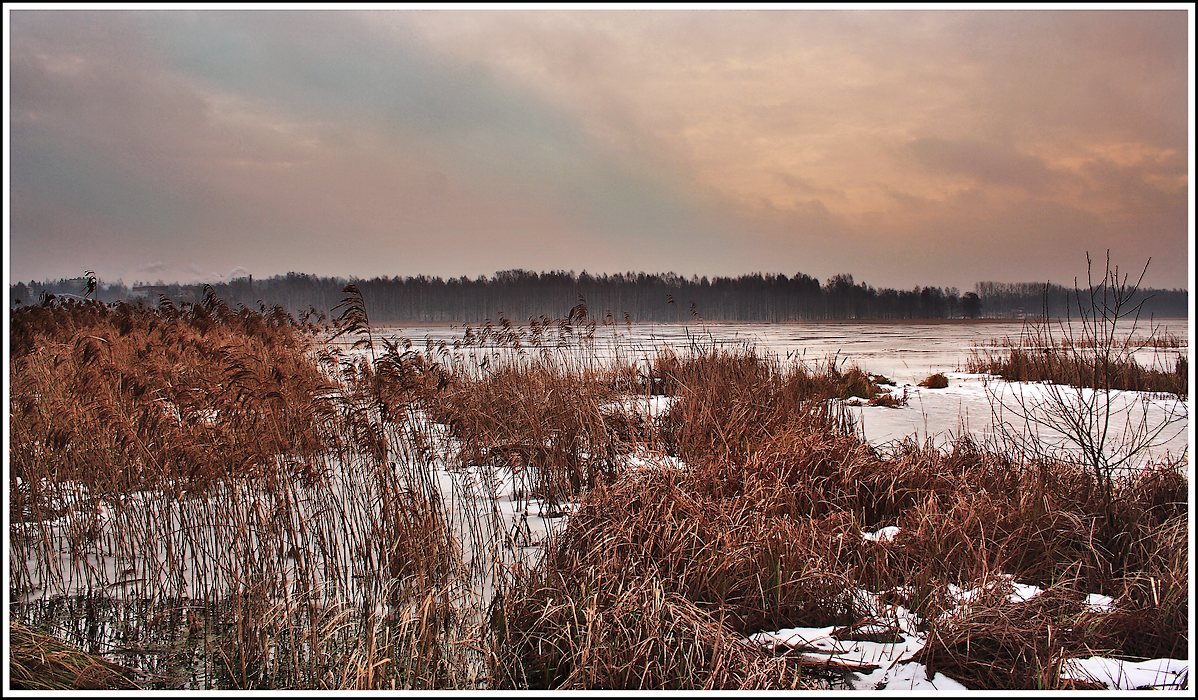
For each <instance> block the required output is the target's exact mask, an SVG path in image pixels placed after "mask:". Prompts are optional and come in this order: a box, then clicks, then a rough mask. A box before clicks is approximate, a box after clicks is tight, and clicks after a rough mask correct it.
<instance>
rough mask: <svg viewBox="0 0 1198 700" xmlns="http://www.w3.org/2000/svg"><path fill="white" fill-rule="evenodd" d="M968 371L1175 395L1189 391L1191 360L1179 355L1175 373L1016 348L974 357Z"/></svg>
mask: <svg viewBox="0 0 1198 700" xmlns="http://www.w3.org/2000/svg"><path fill="white" fill-rule="evenodd" d="M966 368H967V370H968V371H970V372H983V373H986V374H993V375H995V376H999V377H1002V378H1003V379H1006V380H1009V381H1017V382H1053V383H1055V384H1067V385H1070V386H1077V387H1090V388H1093V389H1107V388H1109V389H1123V390H1128V391H1147V392H1154V393H1162V394H1174V395H1176V396H1181V397H1184V396H1186V394H1187V393H1188V392H1189V360H1188V359H1187V357H1186V356H1185V355H1180V354H1179V355H1178V356H1177V359H1176V361H1175V362H1174V366H1173V369H1172V370H1171V371H1166V370H1160V369H1156V368H1149V367H1144V366H1143V365H1141V364H1139V363H1138V362H1135V361H1134V360H1132V359H1130V358H1121V359H1119V360H1118V361H1115V362H1111V363H1105V364H1103V363H1097V362H1094V361H1092V359H1091V358H1090V357H1088V356H1086V355H1084V354H1079V353H1075V352H1072V351H1069V350H1066V349H1064V348H1054V347H1047V348H1040V349H1035V348H1021V347H1012V348H1009V349H1008V350H1006V351H1005V352H1003V353H993V352H980V351H977V350H974V351H973V352H972V353H971V354H970V358H969V360H968V361H967V365H966Z"/></svg>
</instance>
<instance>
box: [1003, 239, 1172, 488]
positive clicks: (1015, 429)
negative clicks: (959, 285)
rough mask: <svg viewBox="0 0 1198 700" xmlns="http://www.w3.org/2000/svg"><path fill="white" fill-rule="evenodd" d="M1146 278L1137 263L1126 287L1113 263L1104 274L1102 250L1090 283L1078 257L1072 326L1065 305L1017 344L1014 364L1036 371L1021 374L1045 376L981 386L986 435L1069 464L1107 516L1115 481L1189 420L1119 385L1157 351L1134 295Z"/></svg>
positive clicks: (1154, 330) (1168, 399)
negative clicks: (1080, 470) (1088, 478)
mask: <svg viewBox="0 0 1198 700" xmlns="http://www.w3.org/2000/svg"><path fill="white" fill-rule="evenodd" d="M1149 262H1151V260H1149ZM1147 271H1148V263H1145V264H1144V269H1143V270H1142V271H1141V272H1140V275H1139V277H1137V278H1136V281H1135V282H1134V283H1132V282H1131V281H1130V278H1129V275H1127V274H1126V273H1121V272H1120V270H1119V267H1118V265H1116V266H1115V267H1113V268H1112V267H1111V259H1110V251H1107V257H1106V266H1105V269H1104V271H1103V275H1102V277H1101V278H1100V279H1098V280H1095V278H1094V274H1093V261H1092V260H1091V258H1090V255H1089V253H1087V254H1086V286H1085V287H1084V288H1082V287H1080V286H1079V285H1078V283H1077V281H1076V279H1075V281H1074V295H1073V297H1074V298H1073V300H1072V301H1073V303H1074V304H1075V305H1076V309H1075V310H1076V312H1077V317H1076V319H1075V318H1073V313H1072V312H1073V311H1074V309H1073V308H1071V309H1070V312H1069V313H1067V315H1066V317H1065V318H1064V319H1057V320H1055V321H1053V320H1050V319H1049V318H1048V317H1047V310H1046V313H1045V315H1044V317H1043V318H1041V319H1040V320H1038V321H1034V322H1031V323H1029V324H1028V325H1027V326H1026V327H1025V329H1024V331H1023V335H1022V337H1021V339H1020V346H1021V348H1020V349H1021V350H1023V352H1022V353H1021V355H1020V357H1021V358H1023V361H1026V362H1028V363H1030V364H1032V365H1038V366H1033V367H1030V368H1028V369H1029V371H1028V374H1029V375H1030V376H1039V377H1053V378H1054V379H1053V380H1052V381H1043V382H1038V383H1034V384H1033V383H1027V382H1005V381H1004V382H996V381H990V382H987V384H986V389H987V395H988V397H989V399H990V404H991V409H992V411H993V413H994V419H995V420H994V422H995V428H996V430H997V432H998V434H999V436H1000V437H1001V438H1002V439H1003V440H1004V441H1005V442H1006V444H1008V445H1012V446H1014V447H1015V448H1016V449H1018V450H1020V451H1021V452H1022V453H1023V454H1026V455H1030V456H1036V457H1050V458H1058V459H1061V458H1063V459H1072V460H1076V461H1078V462H1079V463H1080V464H1081V465H1082V466H1083V467H1084V468H1085V469H1086V470H1087V472H1089V473H1090V474H1091V475H1092V476H1093V477H1094V479H1095V482H1096V483H1097V484H1098V486H1099V488H1100V489H1101V491H1102V494H1103V498H1104V500H1105V502H1106V504H1107V507H1108V510H1109V508H1110V504H1111V498H1112V495H1113V491H1114V483H1115V477H1116V476H1117V475H1118V474H1120V473H1121V472H1124V471H1126V470H1129V469H1132V468H1136V467H1138V466H1140V465H1141V464H1143V463H1144V462H1145V461H1147V460H1149V459H1154V458H1159V457H1160V455H1159V454H1156V453H1155V451H1156V450H1159V449H1160V448H1161V447H1163V446H1164V445H1165V444H1166V443H1168V442H1169V441H1170V440H1172V439H1173V438H1175V437H1177V436H1178V435H1180V434H1182V433H1184V432H1185V430H1186V425H1187V422H1188V419H1189V408H1188V405H1187V400H1186V397H1181V396H1178V395H1173V394H1158V393H1152V392H1144V391H1126V390H1122V389H1120V388H1119V387H1120V386H1122V385H1124V384H1125V382H1124V381H1123V379H1124V377H1126V375H1127V374H1128V372H1129V370H1136V369H1138V367H1137V363H1138V360H1137V357H1136V356H1137V353H1140V354H1141V356H1142V354H1143V353H1144V351H1145V350H1146V349H1148V348H1155V347H1156V346H1157V345H1158V343H1157V337H1158V335H1159V328H1158V327H1155V326H1154V325H1153V324H1152V322H1151V319H1149V321H1148V324H1147V328H1146V329H1145V328H1143V325H1144V324H1143V323H1142V322H1141V312H1142V309H1143V304H1144V302H1145V301H1146V299H1145V298H1137V294H1138V292H1139V289H1140V284H1141V282H1142V281H1143V279H1144V275H1145V273H1147ZM1140 296H1143V295H1140ZM1157 359H1158V358H1157V356H1156V355H1155V350H1154V356H1153V362H1154V363H1155V362H1156V361H1157ZM1179 398H1180V399H1182V400H1178V399H1179ZM1008 415H1009V416H1012V417H1013V418H1014V422H1009V421H1008V420H1007V419H1006V416H1008ZM1020 428H1022V429H1020ZM1186 449H1187V450H1188V447H1187V448H1186ZM1175 456H1180V455H1175Z"/></svg>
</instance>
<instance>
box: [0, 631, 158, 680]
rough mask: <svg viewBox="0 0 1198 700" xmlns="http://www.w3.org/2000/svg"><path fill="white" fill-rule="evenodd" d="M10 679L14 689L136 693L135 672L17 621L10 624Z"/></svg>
mask: <svg viewBox="0 0 1198 700" xmlns="http://www.w3.org/2000/svg"><path fill="white" fill-rule="evenodd" d="M8 629H9V648H8V653H9V674H10V675H9V678H10V679H11V683H12V688H13V689H14V690H50V691H55V690H58V691H61V690H138V689H140V687H141V686H139V685H138V683H137V673H136V672H135V671H134V670H133V669H130V668H127V667H125V666H121V665H119V664H115V663H113V662H111V661H108V660H107V659H104V658H103V657H101V656H97V655H95V654H88V653H86V652H84V651H81V650H79V649H76V648H74V647H71V646H70V645H68V644H64V643H63V642H62V641H60V640H58V639H55V638H54V637H52V636H50V635H48V634H44V633H42V632H39V631H37V630H34V629H32V628H30V627H27V626H25V625H23V624H21V623H19V622H16V621H12V622H10V623H9V628H8Z"/></svg>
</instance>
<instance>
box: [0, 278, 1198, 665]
mask: <svg viewBox="0 0 1198 700" xmlns="http://www.w3.org/2000/svg"><path fill="white" fill-rule="evenodd" d="M367 302H368V300H367V299H364V298H363V297H362V295H361V293H360V292H359V291H358V290H357V289H356V288H355V287H352V286H351V287H348V288H347V289H346V290H345V296H344V299H343V301H342V303H341V305H340V306H339V307H338V308H337V309H336V315H335V317H334V319H333V325H331V326H329V325H316V324H312V323H309V322H306V321H300V320H296V319H295V318H293V317H292V316H290V315H289V314H287V313H286V312H284V311H283V310H281V309H274V310H268V309H260V310H252V309H247V308H245V307H241V306H238V307H230V306H229V305H227V304H226V303H225V302H223V301H222V300H221V299H220V298H218V297H217V295H216V294H215V293H213V292H211V290H210V291H209V293H207V294H206V295H205V297H204V299H203V300H202V301H200V302H197V303H195V304H181V305H177V306H176V305H174V304H171V303H169V302H164V303H162V304H159V305H158V306H146V305H132V304H128V303H123V302H117V303H112V304H107V305H106V304H102V303H99V302H94V301H88V300H83V301H79V300H67V301H61V300H59V301H48V302H47V303H45V304H42V305H36V306H29V307H23V308H21V309H18V310H16V311H14V312H12V314H11V328H12V330H11V340H12V356H11V359H10V370H11V377H12V381H11V395H10V411H11V419H10V430H11V435H12V438H11V444H10V462H11V468H10V475H9V484H8V486H9V494H10V500H9V514H10V529H9V533H8V536H9V541H10V561H9V563H10V568H11V572H12V575H11V578H10V580H9V582H8V585H9V593H10V600H11V603H10V609H9V613H10V619H11V620H12V623H11V627H10V631H11V632H12V634H13V640H14V646H13V650H12V653H11V655H10V659H9V663H10V669H11V671H12V678H13V683H14V687H17V686H22V687H51V685H53V687H94V686H95V685H97V684H98V685H106V686H108V687H114V688H117V687H125V686H127V685H135V686H137V687H147V688H224V689H234V688H258V689H261V688H419V689H429V688H468V689H505V688H506V689H527V688H638V689H660V688H724V689H777V688H785V689H817V688H850V687H855V688H899V687H907V688H910V687H925V688H926V687H938V688H946V687H957V686H958V685H963V686H965V687H970V688H1025V689H1031V688H1040V689H1061V688H1098V687H1108V686H1122V687H1127V686H1128V685H1150V686H1153V687H1184V685H1185V684H1186V683H1187V682H1188V661H1186V660H1185V658H1186V653H1187V645H1188V639H1189V638H1188V635H1189V631H1188V630H1189V626H1188V620H1189V612H1190V611H1189V609H1188V603H1187V595H1188V585H1189V579H1188V567H1189V560H1188V549H1187V539H1188V508H1189V504H1188V497H1187V494H1188V488H1189V486H1188V482H1187V479H1186V476H1185V474H1186V468H1187V462H1186V460H1187V459H1188V456H1187V455H1184V454H1183V455H1180V456H1178V455H1168V456H1167V457H1165V458H1159V457H1156V456H1153V457H1152V458H1151V459H1146V460H1145V461H1144V462H1143V463H1138V464H1136V468H1135V469H1127V470H1122V471H1105V472H1103V471H1095V470H1093V469H1091V468H1088V467H1089V465H1088V463H1087V462H1085V461H1084V460H1078V459H1073V458H1070V457H1069V455H1068V454H1067V453H1061V454H1057V453H1052V454H1049V453H1047V452H1038V453H1037V452H1032V453H1029V452H1028V451H1027V450H1025V449H1021V448H1020V446H1019V445H1017V444H1014V443H1004V442H1002V441H1000V440H993V441H982V440H979V439H976V438H974V437H971V436H969V435H962V436H960V437H958V438H957V439H955V440H953V441H952V442H951V443H950V444H947V445H942V444H933V443H932V442H931V441H925V440H918V439H915V438H907V439H905V440H902V441H899V442H897V443H894V444H890V445H887V446H885V447H880V446H878V445H875V444H872V443H871V442H870V441H868V440H866V439H865V438H864V436H863V434H862V432H861V430H860V426H859V425H858V424H857V422H856V421H855V420H854V418H853V414H852V413H851V411H849V410H848V408H847V406H848V405H849V404H851V403H852V402H861V403H867V404H871V403H872V404H873V406H874V407H876V408H870V410H877V411H895V410H901V407H902V406H904V405H905V404H906V402H907V394H906V392H903V391H899V390H898V387H894V386H892V385H888V384H887V380H886V379H885V377H880V376H877V375H872V374H870V373H868V372H866V371H865V369H864V368H857V367H852V366H848V367H846V366H845V365H844V363H843V362H838V361H836V360H835V359H825V360H821V361H818V362H805V361H804V360H803V359H801V358H795V357H786V358H782V357H779V356H777V355H773V354H770V353H769V352H768V351H767V350H763V349H759V348H756V347H753V346H751V345H745V346H742V347H735V348H729V347H724V346H718V345H715V344H706V343H704V342H703V341H702V339H701V338H698V337H696V338H695V339H692V341H691V342H690V343H689V344H687V345H685V346H675V347H671V346H666V345H662V346H660V347H657V348H655V349H654V350H653V352H652V353H651V354H649V355H640V354H638V353H634V352H630V351H628V350H626V349H622V348H621V347H619V346H618V344H613V342H614V341H611V342H609V341H608V340H607V338H609V337H614V336H608V335H605V330H606V329H607V328H608V327H609V326H610V325H611V324H612V323H613V322H612V321H611V320H609V319H592V318H590V317H589V316H588V311H587V308H586V305H585V303H582V302H580V303H579V304H578V305H577V306H575V307H574V308H573V309H572V310H571V311H570V313H569V314H568V316H567V317H565V318H560V319H553V318H547V317H541V318H534V319H530V320H529V322H528V323H527V324H513V323H511V322H510V321H507V320H505V319H501V320H500V321H499V322H498V323H494V324H492V323H487V324H484V325H483V326H480V327H468V328H466V329H464V331H463V332H462V334H461V336H460V337H459V338H457V339H456V340H454V341H453V342H451V343H447V342H440V343H434V342H433V341H432V340H429V341H428V342H426V343H423V344H421V343H420V342H419V341H418V340H417V341H415V342H413V341H412V340H410V339H404V338H398V337H394V336H392V337H388V336H385V335H383V334H380V333H379V332H378V329H377V328H376V327H374V326H373V325H372V323H371V320H370V317H369V315H368V313H367ZM1014 349H1015V348H1012V350H1014ZM996 373H997V372H996ZM1026 378H1027V377H1024V378H1023V379H1026ZM887 406H891V407H890V408H888V407H887ZM896 406H897V407H900V408H894V407H896ZM39 649H43V650H44V649H54V650H56V653H54V654H47V653H41V652H39V651H38V650H39ZM1095 659H1097V660H1095ZM39 664H41V665H39ZM50 666H52V667H53V668H50ZM1112 668H1114V669H1115V670H1114V672H1113V673H1114V675H1112V674H1111V673H1110V670H1111V669H1112ZM39 684H43V685H39Z"/></svg>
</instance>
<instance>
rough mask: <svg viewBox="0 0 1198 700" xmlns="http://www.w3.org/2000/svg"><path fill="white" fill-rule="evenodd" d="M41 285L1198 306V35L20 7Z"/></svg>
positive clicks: (695, 19)
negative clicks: (1197, 133)
mask: <svg viewBox="0 0 1198 700" xmlns="http://www.w3.org/2000/svg"><path fill="white" fill-rule="evenodd" d="M10 30H11V43H10V45H9V52H10V53H9V60H10V69H11V81H10V83H9V89H10V102H9V104H10V129H11V141H10V143H9V149H10V150H9V155H10V165H11V179H10V181H9V188H10V190H9V194H10V203H11V220H10V229H9V236H10V244H11V247H10V259H9V264H10V274H11V278H12V279H39V280H40V279H43V278H49V277H59V276H67V277H73V276H76V275H78V274H80V272H81V271H82V270H83V269H85V268H90V269H94V270H96V271H97V273H98V274H99V275H100V277H101V279H116V278H123V279H124V280H125V281H126V282H133V281H135V280H142V281H152V280H158V279H162V280H183V281H191V280H196V279H206V280H215V279H220V278H221V277H222V276H225V277H227V276H229V275H232V274H243V273H244V272H250V273H253V274H254V275H256V276H267V275H271V274H278V273H284V272H287V271H292V270H294V271H302V272H312V273H318V274H335V275H341V276H351V275H356V276H373V275H414V274H422V273H423V274H435V275H453V276H457V275H461V274H465V275H469V276H475V275H478V274H489V273H491V272H494V271H496V270H501V269H507V268H513V267H523V268H528V269H535V270H543V269H573V270H576V271H581V270H583V269H586V270H588V271H591V272H605V271H606V272H615V271H626V270H644V271H666V270H672V271H676V272H679V273H682V274H687V275H689V274H694V273H697V274H708V275H712V274H738V273H743V272H750V271H767V272H784V273H787V274H793V273H795V272H796V271H802V272H806V273H808V274H812V275H815V276H817V277H819V278H821V279H825V278H827V277H828V276H830V275H833V274H836V273H841V272H847V273H851V274H853V275H854V276H855V277H856V278H857V279H858V280H864V281H867V282H869V283H871V284H874V285H880V286H896V287H911V286H914V285H916V284H936V285H955V286H959V287H961V288H962V289H969V288H972V286H973V283H974V282H975V281H978V280H1006V281H1030V280H1046V279H1047V280H1052V281H1057V282H1062V283H1066V284H1070V283H1072V281H1073V277H1074V276H1075V275H1079V274H1081V275H1084V273H1085V252H1086V251H1087V250H1089V251H1093V252H1095V253H1097V254H1098V255H1101V254H1102V253H1103V252H1104V251H1105V250H1106V249H1107V248H1109V249H1111V251H1112V256H1113V257H1114V258H1115V259H1116V260H1117V261H1120V262H1122V263H1123V264H1124V266H1136V265H1142V264H1143V263H1144V261H1145V260H1146V259H1147V258H1148V256H1151V257H1152V263H1151V267H1150V271H1149V278H1148V281H1149V282H1150V283H1152V284H1153V285H1155V286H1169V287H1172V286H1181V287H1184V286H1187V279H1188V277H1187V259H1188V255H1187V241H1188V235H1189V230H1188V224H1187V204H1188V188H1189V184H1190V183H1189V180H1188V177H1187V173H1188V160H1187V159H1188V151H1189V143H1188V135H1189V125H1190V122H1189V118H1188V115H1187V89H1188V80H1187V55H1188V52H1187V48H1188V47H1187V40H1188V37H1187V30H1188V17H1187V14H1186V12H1185V11H1184V10H1181V11H1076V10H1069V11H1011V10H1007V11H952V12H936V11H796V10H765V11H714V10H704V11H699V10H688V11H677V10H676V11H653V12H651V11H636V12H609V11H569V12H567V11H555V12H533V11H488V12H482V11H471V12H463V11H381V10H380V11H331V12H317V11H302V12H275V11H178V10H173V11H61V10H59V11H39V10H15V11H12V12H11V15H10Z"/></svg>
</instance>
